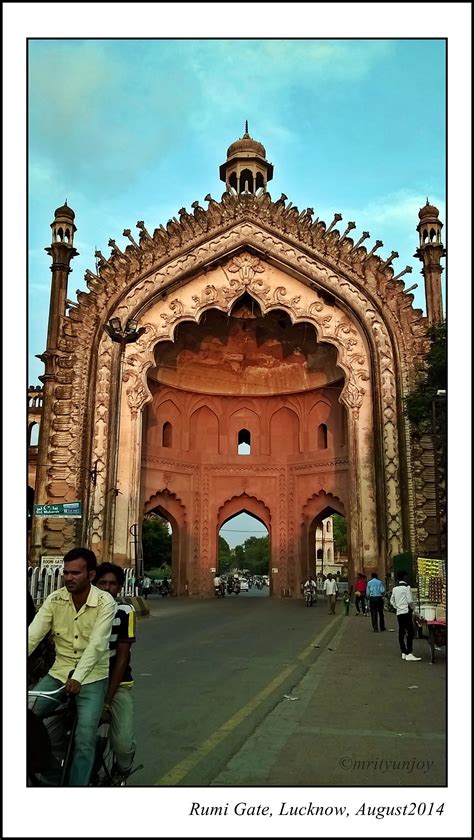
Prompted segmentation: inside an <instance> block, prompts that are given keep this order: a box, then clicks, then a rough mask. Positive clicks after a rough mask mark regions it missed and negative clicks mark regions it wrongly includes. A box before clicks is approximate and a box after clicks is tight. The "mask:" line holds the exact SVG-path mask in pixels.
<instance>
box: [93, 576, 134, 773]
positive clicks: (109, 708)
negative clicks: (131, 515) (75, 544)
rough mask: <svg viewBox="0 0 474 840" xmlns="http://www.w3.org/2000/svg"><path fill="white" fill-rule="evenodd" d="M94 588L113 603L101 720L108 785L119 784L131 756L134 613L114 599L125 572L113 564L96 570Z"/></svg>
mask: <svg viewBox="0 0 474 840" xmlns="http://www.w3.org/2000/svg"><path fill="white" fill-rule="evenodd" d="M96 580H97V586H98V587H99V589H101V590H102V591H103V592H109V593H110V595H112V597H113V598H114V599H115V601H116V602H117V612H116V613H115V618H114V620H113V623H112V635H111V637H110V670H109V685H108V688H107V693H106V695H105V701H104V707H103V712H104V713H103V715H102V719H103V720H104V721H106V722H107V721H109V720H110V734H109V738H110V744H111V747H112V750H113V752H114V756H115V762H114V766H113V768H112V784H113V785H120V784H121V782H123V781H124V780H125V779H126V778H127V776H128V775H129V773H130V771H131V769H132V764H133V758H134V756H135V741H134V735H133V729H134V727H133V677H132V669H131V665H130V656H131V648H132V644H133V643H134V642H135V610H134V609H133V607H132V606H131V604H126V603H124V602H122V601H121V600H120V598H119V597H118V595H119V592H120V590H121V589H122V586H123V584H124V581H125V573H124V571H123V569H122V567H121V566H117V565H116V564H115V563H101V565H100V566H99V567H98V569H97V577H96Z"/></svg>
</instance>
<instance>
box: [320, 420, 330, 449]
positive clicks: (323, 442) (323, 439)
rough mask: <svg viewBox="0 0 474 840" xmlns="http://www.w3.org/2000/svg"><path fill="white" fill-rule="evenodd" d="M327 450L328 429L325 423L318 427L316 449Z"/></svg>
mask: <svg viewBox="0 0 474 840" xmlns="http://www.w3.org/2000/svg"><path fill="white" fill-rule="evenodd" d="M327 448H328V427H327V426H326V424H325V423H321V425H320V426H318V449H327Z"/></svg>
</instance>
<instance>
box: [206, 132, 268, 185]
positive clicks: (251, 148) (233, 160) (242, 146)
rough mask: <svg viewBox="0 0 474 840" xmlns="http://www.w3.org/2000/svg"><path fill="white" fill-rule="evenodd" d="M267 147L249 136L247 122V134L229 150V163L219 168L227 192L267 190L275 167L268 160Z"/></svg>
mask: <svg viewBox="0 0 474 840" xmlns="http://www.w3.org/2000/svg"><path fill="white" fill-rule="evenodd" d="M266 154H267V153H266V151H265V147H264V146H262V144H261V143H259V142H258V140H253V138H252V137H251V136H250V134H249V126H248V122H247V120H246V121H245V132H244V134H243V136H242V137H241V138H240V140H236V141H235V143H232V144H231V145H230V146H229V148H228V149H227V161H226V162H225V163H223V164H222V166H221V167H220V168H219V176H220V179H221V181H225V183H226V187H227V190H228V191H230V189H231V188H232V189H234V190H235V191H236V192H237V193H244V192H248V193H256V192H257V190H259V189H262V188H263V189H264V190H265V189H266V188H267V182H268V181H271V179H272V178H273V165H272V164H271V163H269V162H268V161H267V160H266Z"/></svg>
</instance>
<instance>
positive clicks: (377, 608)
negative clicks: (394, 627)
mask: <svg viewBox="0 0 474 840" xmlns="http://www.w3.org/2000/svg"><path fill="white" fill-rule="evenodd" d="M384 594H385V586H384V585H383V583H382V581H381V580H379V576H378V574H377V572H372V577H371V579H370V580H369V582H368V584H367V597H368V599H369V608H370V617H371V619H372V627H373V630H374V633H378V632H379V628H378V624H379V622H380V630H385V629H386V627H385V618H384V614H383V596H384Z"/></svg>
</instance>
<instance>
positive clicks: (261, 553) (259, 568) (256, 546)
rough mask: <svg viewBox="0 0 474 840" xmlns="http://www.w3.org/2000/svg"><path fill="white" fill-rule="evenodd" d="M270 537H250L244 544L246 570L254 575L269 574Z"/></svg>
mask: <svg viewBox="0 0 474 840" xmlns="http://www.w3.org/2000/svg"><path fill="white" fill-rule="evenodd" d="M268 548H269V546H268V536H266V537H249V538H248V539H247V540H245V542H244V553H245V568H246V569H248V570H249V572H250V573H251V574H252V575H265V574H267V573H268V565H269V564H268V560H269V551H268Z"/></svg>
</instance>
